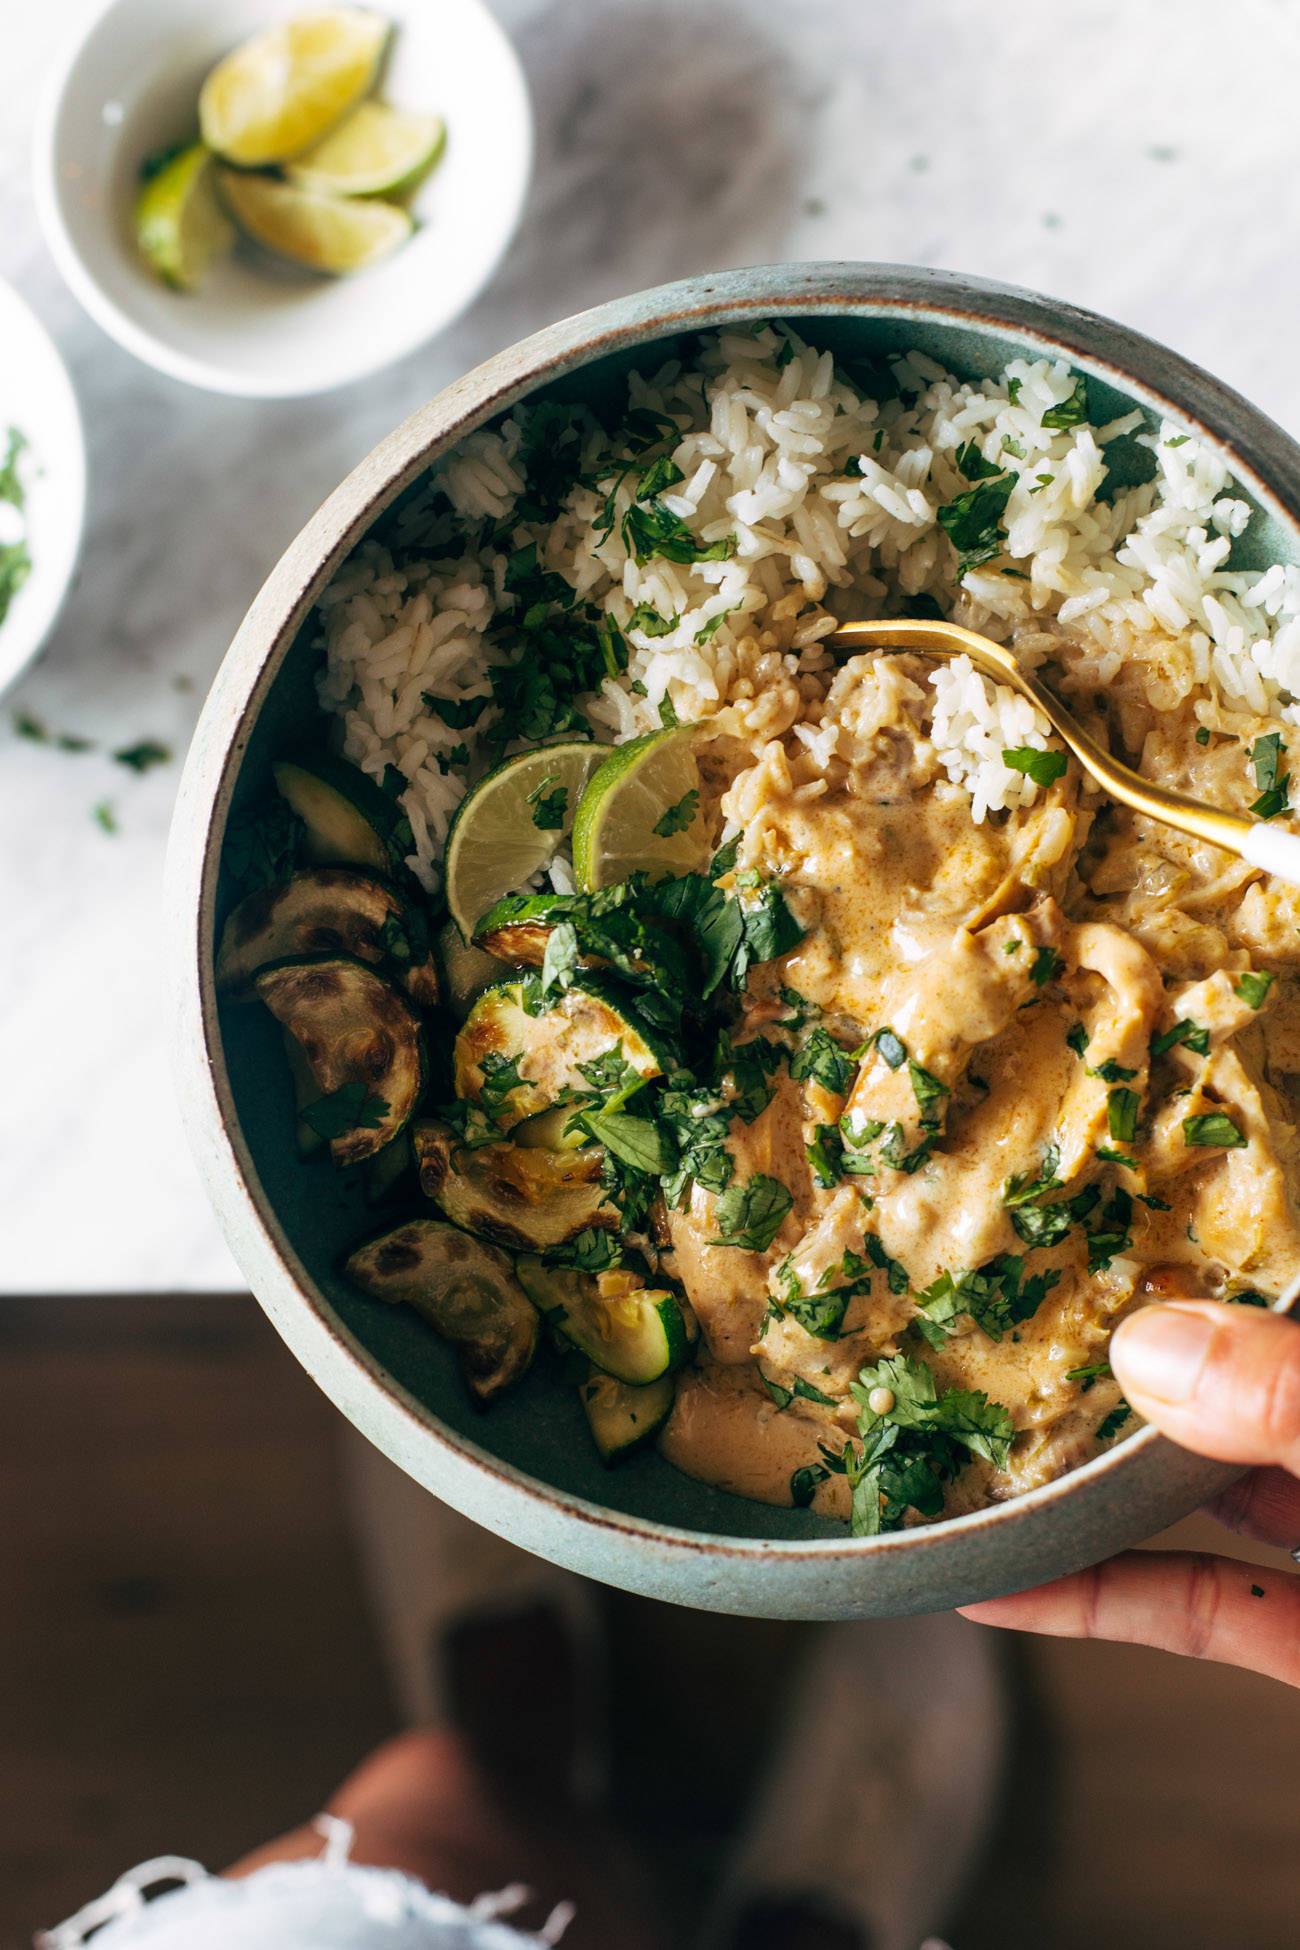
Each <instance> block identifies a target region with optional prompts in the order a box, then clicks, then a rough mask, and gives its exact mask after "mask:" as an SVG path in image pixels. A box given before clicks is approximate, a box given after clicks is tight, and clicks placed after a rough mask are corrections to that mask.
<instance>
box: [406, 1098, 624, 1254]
mask: <svg viewBox="0 0 1300 1950" xmlns="http://www.w3.org/2000/svg"><path fill="white" fill-rule="evenodd" d="M411 1143H412V1145H413V1147H414V1150H415V1158H416V1168H417V1170H418V1171H419V1174H420V1190H421V1191H422V1192H423V1193H424V1194H425V1196H426V1198H431V1199H432V1200H433V1201H434V1203H435V1204H436V1205H440V1206H441V1207H442V1209H443V1211H444V1212H445V1213H446V1214H447V1217H448V1218H449V1219H451V1220H452V1221H453V1222H454V1223H455V1224H456V1225H458V1226H464V1227H465V1229H466V1230H467V1231H469V1232H473V1233H476V1234H477V1235H478V1236H479V1237H480V1238H481V1239H492V1240H495V1242H496V1243H497V1244H498V1245H500V1246H510V1247H512V1248H513V1249H514V1250H516V1251H523V1252H534V1253H535V1252H543V1251H545V1250H546V1248H547V1247H550V1246H561V1245H563V1244H564V1243H565V1241H566V1240H568V1239H576V1237H577V1235H578V1234H579V1233H580V1232H585V1231H586V1230H587V1228H588V1227H589V1226H594V1227H596V1229H597V1230H598V1231H601V1232H617V1230H618V1228H619V1225H620V1223H621V1221H620V1218H619V1214H618V1211H617V1209H616V1207H614V1206H613V1205H611V1204H610V1203H609V1202H608V1200H607V1198H606V1195H605V1187H604V1185H603V1184H602V1183H601V1179H600V1169H601V1153H600V1151H599V1150H597V1149H596V1148H595V1147H594V1146H589V1147H588V1148H587V1149H586V1150H583V1151H548V1150H543V1149H540V1148H536V1147H534V1148H531V1149H526V1148H525V1147H524V1146H522V1145H517V1144H482V1145H478V1146H477V1147H475V1148H474V1149H471V1148H470V1147H469V1146H468V1145H465V1144H462V1143H461V1142H460V1140H459V1138H458V1137H457V1136H456V1134H455V1132H454V1131H452V1130H450V1129H449V1128H448V1126H447V1125H446V1124H437V1123H433V1122H430V1121H426V1120H423V1119H422V1120H421V1121H420V1122H419V1123H418V1124H414V1125H413V1126H412V1127H411Z"/></svg>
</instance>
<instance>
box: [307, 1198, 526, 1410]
mask: <svg viewBox="0 0 1300 1950" xmlns="http://www.w3.org/2000/svg"><path fill="white" fill-rule="evenodd" d="M343 1271H344V1274H345V1275H346V1277H347V1278H348V1279H349V1280H351V1281H352V1283H353V1285H354V1286H358V1287H360V1289H361V1291H362V1292H363V1293H367V1294H369V1295H370V1297H371V1299H372V1300H386V1301H388V1302H390V1303H391V1304H394V1305H405V1306H408V1307H414V1308H415V1310H416V1312H417V1313H419V1314H423V1316H424V1318H425V1319H426V1320H427V1321H428V1323H429V1325H430V1326H431V1327H434V1328H436V1329H437V1331H438V1333H439V1334H441V1335H442V1338H443V1339H444V1340H445V1341H450V1342H451V1344H452V1345H453V1346H454V1347H455V1349H456V1352H457V1355H458V1357H459V1360H460V1366H461V1372H462V1374H463V1375H464V1377H465V1381H466V1383H467V1385H468V1387H469V1391H470V1393H471V1394H472V1395H473V1396H474V1398H475V1400H476V1401H480V1402H488V1401H491V1399H492V1397H493V1396H494V1395H499V1394H500V1393H501V1391H502V1389H504V1388H508V1387H509V1386H510V1384H511V1382H512V1381H517V1380H518V1379H519V1377H520V1375H522V1374H523V1373H525V1371H526V1370H527V1368H528V1366H529V1364H530V1363H531V1361H532V1358H533V1355H534V1354H535V1353H536V1351H537V1337H538V1325H539V1323H538V1318H537V1310H536V1308H535V1307H534V1306H533V1305H532V1303H531V1301H530V1300H529V1299H528V1298H527V1296H526V1295H525V1293H524V1290H523V1288H522V1287H521V1286H520V1284H519V1282H518V1280H516V1278H515V1276H514V1273H513V1271H512V1270H511V1266H510V1261H509V1259H508V1258H507V1257H506V1255H505V1254H504V1253H501V1252H498V1251H497V1249H496V1247H495V1246H485V1245H484V1244H483V1242H482V1241H481V1240H479V1239H471V1238H470V1236H469V1234H468V1233H467V1232H460V1231H458V1230H457V1228H456V1227H455V1226H449V1225H444V1224H443V1223H442V1222H441V1220H439V1219H408V1220H407V1222H406V1224H405V1225H400V1226H395V1227H394V1228H393V1229H392V1230H391V1231H389V1232H382V1233H380V1235H379V1236H378V1238H376V1239H370V1240H367V1242H366V1243H365V1244H364V1245H361V1246H358V1247H357V1249H356V1251H355V1252H353V1253H351V1254H350V1255H349V1257H348V1259H347V1260H346V1261H345V1263H344V1267H343Z"/></svg>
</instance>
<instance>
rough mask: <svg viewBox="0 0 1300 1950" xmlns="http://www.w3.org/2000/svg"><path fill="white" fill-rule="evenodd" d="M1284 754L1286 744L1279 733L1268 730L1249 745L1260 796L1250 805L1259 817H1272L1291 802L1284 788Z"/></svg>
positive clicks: (1285, 783)
mask: <svg viewBox="0 0 1300 1950" xmlns="http://www.w3.org/2000/svg"><path fill="white" fill-rule="evenodd" d="M1285 757H1286V746H1285V745H1284V744H1283V743H1282V734H1281V732H1278V731H1270V732H1267V733H1265V734H1264V735H1263V736H1262V737H1259V738H1257V739H1256V740H1255V742H1254V744H1253V745H1252V746H1251V748H1250V762H1251V764H1252V765H1253V766H1254V768H1255V784H1256V785H1257V786H1258V787H1259V797H1258V799H1256V800H1255V802H1254V804H1253V805H1252V806H1251V809H1250V810H1251V811H1252V812H1253V813H1254V814H1255V816H1256V817H1257V818H1258V819H1275V818H1276V817H1277V815H1278V814H1279V813H1280V812H1285V811H1286V810H1287V808H1288V805H1289V803H1290V799H1289V794H1288V791H1287V772H1286V767H1285V766H1284V765H1283V764H1282V760H1283V759H1284V758H1285Z"/></svg>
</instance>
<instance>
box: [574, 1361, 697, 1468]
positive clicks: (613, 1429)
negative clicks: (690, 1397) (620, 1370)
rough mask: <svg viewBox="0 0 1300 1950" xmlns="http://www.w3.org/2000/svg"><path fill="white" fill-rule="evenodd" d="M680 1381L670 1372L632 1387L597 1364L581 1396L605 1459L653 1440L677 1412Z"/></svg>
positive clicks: (617, 1457)
mask: <svg viewBox="0 0 1300 1950" xmlns="http://www.w3.org/2000/svg"><path fill="white" fill-rule="evenodd" d="M676 1394H677V1384H676V1382H675V1381H674V1380H673V1378H672V1376H671V1375H670V1374H666V1375H661V1376H660V1378H659V1380H658V1381H652V1382H650V1383H649V1384H648V1385H647V1386H646V1387H644V1388H631V1387H629V1386H628V1384H627V1382H625V1381H618V1380H616V1379H615V1377H614V1376H613V1375H612V1374H604V1373H602V1371H601V1370H600V1369H599V1368H593V1369H592V1370H591V1372H590V1374H589V1375H588V1376H587V1379H586V1380H585V1381H582V1382H579V1384H578V1398H579V1400H580V1401H581V1403H582V1407H583V1412H584V1413H585V1415H586V1417H587V1426H588V1428H589V1429H590V1430H591V1434H592V1440H593V1441H594V1442H595V1444H596V1447H597V1449H599V1451H600V1455H601V1460H602V1462H606V1463H608V1464H610V1466H611V1467H612V1466H613V1464H615V1463H616V1462H619V1461H621V1460H622V1458H623V1457H624V1456H630V1455H631V1454H632V1453H633V1451H634V1450H637V1449H642V1448H644V1447H645V1445H646V1443H648V1442H653V1441H654V1439H655V1437H656V1436H657V1435H658V1433H659V1431H660V1429H661V1428H662V1427H663V1425H664V1423H665V1422H666V1421H667V1420H668V1417H669V1416H670V1415H671V1414H672V1412H673V1401H674V1399H675V1397H676Z"/></svg>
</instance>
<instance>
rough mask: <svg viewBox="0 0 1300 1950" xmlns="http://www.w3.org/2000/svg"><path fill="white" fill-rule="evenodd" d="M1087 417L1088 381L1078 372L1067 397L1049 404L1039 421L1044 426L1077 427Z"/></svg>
mask: <svg viewBox="0 0 1300 1950" xmlns="http://www.w3.org/2000/svg"><path fill="white" fill-rule="evenodd" d="M1087 417H1088V382H1087V380H1086V379H1085V378H1084V377H1083V374H1082V373H1080V374H1079V377H1078V378H1077V379H1076V380H1075V382H1074V388H1073V390H1072V392H1071V393H1070V394H1069V397H1068V398H1066V399H1063V400H1061V401H1060V403H1059V404H1058V405H1056V406H1049V407H1048V409H1047V411H1046V413H1044V415H1043V417H1042V419H1041V420H1040V422H1039V425H1040V426H1044V427H1077V426H1081V425H1082V424H1083V422H1084V421H1085V420H1086V419H1087Z"/></svg>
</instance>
